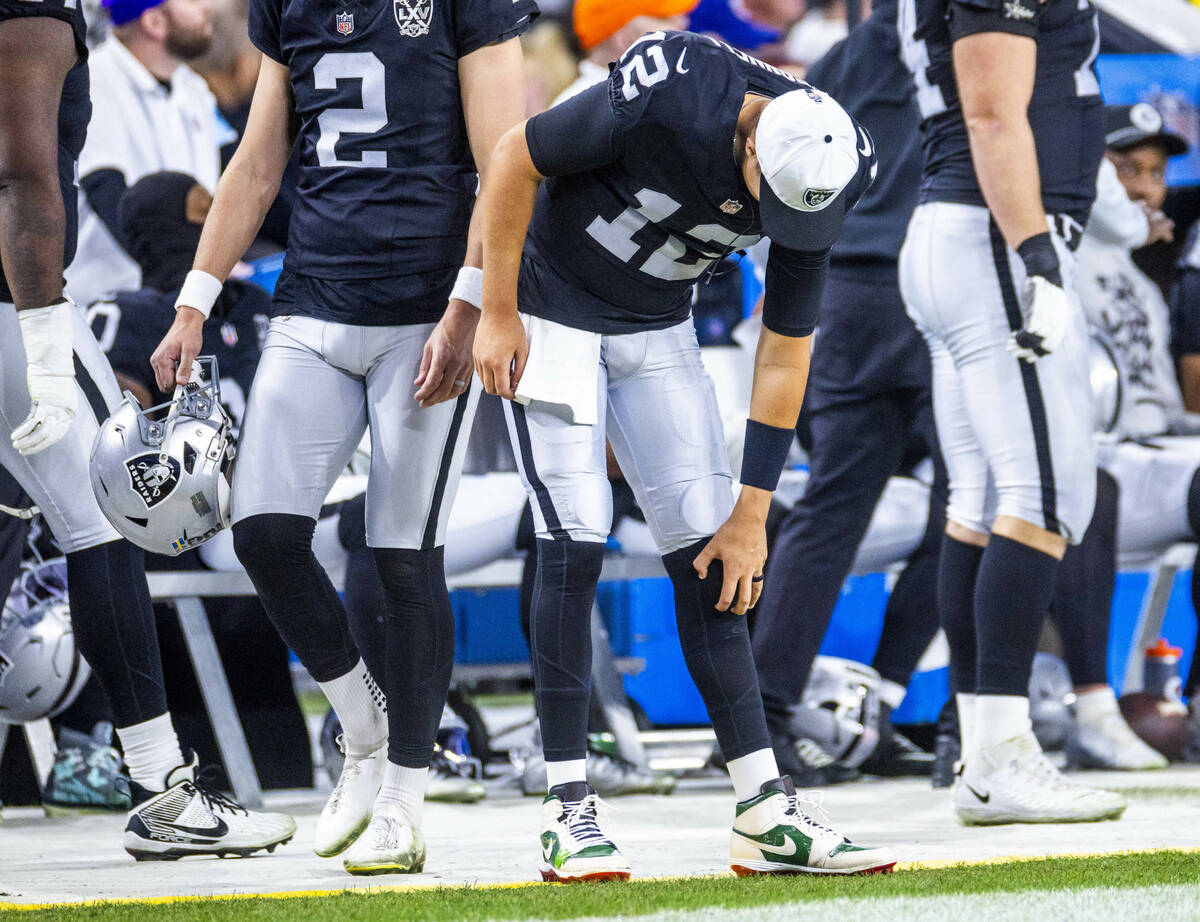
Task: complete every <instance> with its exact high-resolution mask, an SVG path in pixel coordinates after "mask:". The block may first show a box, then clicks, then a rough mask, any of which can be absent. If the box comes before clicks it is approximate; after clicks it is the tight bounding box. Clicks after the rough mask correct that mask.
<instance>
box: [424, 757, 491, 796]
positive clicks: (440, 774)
mask: <svg viewBox="0 0 1200 922" xmlns="http://www.w3.org/2000/svg"><path fill="white" fill-rule="evenodd" d="M472 763H474V765H478V764H479V763H478V760H475V759H471V758H469V757H467V756H463V755H459V754H458V753H457V752H454V751H452V750H450V749H443V748H442V747H441V746H439V745H438V744H437V743H434V745H433V762H431V763H430V766H429V786H428V787H427V788H426V789H425V799H426V800H436V801H440V802H442V803H448V804H473V803H478V802H479V801H481V800H483V799H484V798H485V797H487V791H486V789H485V788H484V786H483V785H482V784H480V783H479V782H478V781H476V780H475V779H474V778H473V777H471V772H472V770H473V766H472Z"/></svg>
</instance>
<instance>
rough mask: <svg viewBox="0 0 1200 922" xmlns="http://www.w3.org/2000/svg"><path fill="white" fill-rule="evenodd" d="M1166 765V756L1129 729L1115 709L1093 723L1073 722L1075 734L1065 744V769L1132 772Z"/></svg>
mask: <svg viewBox="0 0 1200 922" xmlns="http://www.w3.org/2000/svg"><path fill="white" fill-rule="evenodd" d="M1169 764H1170V763H1169V762H1168V761H1167V758H1166V756H1164V755H1163V754H1162V753H1161V752H1158V751H1157V750H1156V749H1152V748H1151V747H1150V746H1149V745H1147V744H1146V743H1145V742H1143V740H1142V738H1141V737H1140V736H1138V735H1137V734H1136V733H1134V732H1133V730H1131V729H1130V727H1129V724H1127V723H1126V722H1125V718H1124V717H1122V716H1121V712H1120V711H1118V710H1117V709H1116V708H1115V707H1114V708H1113V709H1112V710H1111V711H1109V712H1107V713H1105V714H1103V715H1101V716H1099V717H1098V718H1096V719H1093V720H1088V721H1086V722H1085V721H1082V720H1080V721H1076V724H1075V732H1074V733H1073V734H1072V735H1071V738H1070V739H1069V740H1068V741H1067V766H1068V767H1069V768H1104V769H1109V770H1112V771H1125V772H1136V771H1146V770H1148V769H1159V768H1166V767H1167V765H1169Z"/></svg>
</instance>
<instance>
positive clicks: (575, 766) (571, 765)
mask: <svg viewBox="0 0 1200 922" xmlns="http://www.w3.org/2000/svg"><path fill="white" fill-rule="evenodd" d="M572 781H587V759H567V760H566V761H565V762H547V763H546V790H547V791H549V790H550V789H551V788H555V787H558V786H559V785H560V784H569V783H570V782H572Z"/></svg>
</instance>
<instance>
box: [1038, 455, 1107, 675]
mask: <svg viewBox="0 0 1200 922" xmlns="http://www.w3.org/2000/svg"><path fill="white" fill-rule="evenodd" d="M1096 475H1097V476H1096V509H1095V512H1093V513H1092V521H1091V524H1090V525H1088V528H1087V531H1086V532H1084V534H1083V540H1082V541H1081V542H1080V543H1079V544H1078V545H1076V546H1074V547H1068V548H1067V553H1066V554H1065V555H1064V556H1063V559H1062V562H1061V563H1060V564H1059V565H1058V571H1057V573H1056V574H1055V578H1054V606H1053V611H1052V615H1053V617H1054V623H1055V624H1056V625H1057V626H1058V633H1059V636H1060V637H1061V638H1062V647H1063V659H1064V660H1065V661H1066V664H1067V669H1068V670H1069V671H1070V673H1071V681H1072V682H1073V683H1074V684H1075V685H1106V684H1107V683H1108V622H1109V616H1110V614H1111V611H1112V597H1113V585H1114V583H1115V581H1116V578H1117V505H1118V497H1119V490H1118V487H1117V482H1116V480H1114V479H1113V478H1112V476H1111V475H1109V474H1107V473H1105V472H1104V471H1101V470H1097V472H1096Z"/></svg>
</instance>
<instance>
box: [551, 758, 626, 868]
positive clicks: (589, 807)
mask: <svg viewBox="0 0 1200 922" xmlns="http://www.w3.org/2000/svg"><path fill="white" fill-rule="evenodd" d="M599 804H600V797H599V796H598V795H597V794H596V792H595V791H593V790H592V787H591V785H589V784H588V783H587V782H586V781H571V782H569V783H567V784H559V785H556V786H555V787H553V788H551V789H550V793H549V794H547V795H546V798H545V800H543V801H542V835H541V841H542V861H541V865H540V867H539V870H540V871H541V872H542V880H550V881H557V882H560V883H568V882H574V881H583V880H628V879H629V875H630V868H629V862H628V861H626V860H625V856H624V855H622V854H621V852H620V851H619V850H618V849H617V847H616V846H615V845H614V844H613V842H612V839H610V838H609V837H608V834H607V833H605V832H604V830H603V829H601V828H600V818H599V817H598V816H597V814H596V808H597V807H598V806H599Z"/></svg>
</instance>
